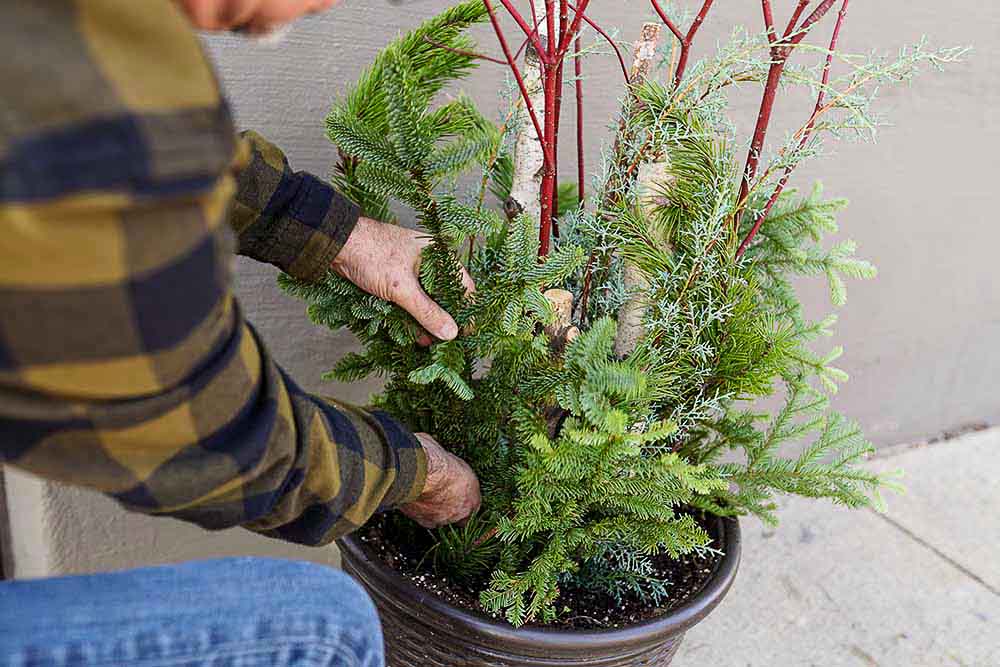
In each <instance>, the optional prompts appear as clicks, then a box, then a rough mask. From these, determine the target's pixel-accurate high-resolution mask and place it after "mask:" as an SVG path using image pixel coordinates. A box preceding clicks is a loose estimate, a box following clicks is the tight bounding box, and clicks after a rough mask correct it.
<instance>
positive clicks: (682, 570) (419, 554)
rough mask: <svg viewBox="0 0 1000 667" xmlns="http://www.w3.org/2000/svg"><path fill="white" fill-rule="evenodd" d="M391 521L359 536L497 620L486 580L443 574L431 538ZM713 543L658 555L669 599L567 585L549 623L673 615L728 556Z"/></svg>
mask: <svg viewBox="0 0 1000 667" xmlns="http://www.w3.org/2000/svg"><path fill="white" fill-rule="evenodd" d="M696 518H697V519H698V522H699V523H700V524H701V525H702V526H703V527H704V528H705V529H706V530H708V532H709V534H712V532H713V531H712V530H711V525H710V522H708V521H706V520H705V519H703V518H701V517H696ZM391 524H392V521H391V520H390V519H389V517H387V516H381V517H377V518H375V519H373V520H372V521H370V522H369V523H368V524H367V525H366V526H365V527H364V528H362V529H361V530H360V531H359V532H358V534H357V537H358V539H359V540H360V541H361V542H363V543H364V544H365V545H366V546H367V547H368V548H369V549H370V550H371V551H372V552H373V553H374V554H375V555H376V556H377V557H378V558H379V559H380V560H381V561H382V562H383V563H385V565H387V566H388V567H390V568H392V569H393V570H395V571H396V572H398V573H399V574H400V575H402V576H403V577H404V578H405V579H407V580H409V581H410V582H411V583H412V584H413V585H414V586H417V587H418V588H421V589H424V590H426V591H428V592H430V593H431V594H433V595H434V596H436V597H438V598H440V599H442V600H443V601H445V602H447V603H448V604H451V605H453V606H455V607H458V608H459V609H464V610H466V611H470V612H472V613H474V614H477V615H479V616H483V617H487V618H495V616H494V615H492V614H490V613H489V612H487V611H486V610H484V609H483V608H482V606H481V605H480V604H479V591H480V590H482V588H484V587H485V582H479V583H478V584H462V583H459V582H453V581H449V580H448V579H446V578H444V577H442V576H439V575H438V574H436V573H435V572H434V570H433V568H432V567H431V566H430V565H429V561H430V559H428V558H424V554H425V553H426V551H427V549H428V548H429V547H430V546H431V542H430V539H429V538H428V539H427V541H426V542H423V541H421V540H420V539H417V540H414V539H412V537H413V534H412V533H411V534H408V535H407V539H405V540H402V539H399V537H398V533H396V532H394V531H392V530H391ZM408 532H409V531H408ZM712 547H713V548H714V550H713V551H706V552H704V553H692V554H688V555H686V556H683V557H681V558H679V559H676V560H675V559H672V558H670V557H669V556H666V555H661V556H658V557H656V558H654V560H653V564H654V566H655V572H654V576H656V577H657V578H658V579H660V580H662V581H664V582H666V586H667V590H668V595H667V598H666V599H664V600H662V602H661V604H660V605H658V606H657V605H654V604H651V603H650V602H649V601H647V600H643V599H641V598H640V597H639V596H638V595H634V594H633V595H627V596H624V597H623V598H622V599H620V600H619V599H615V598H613V597H612V596H611V595H610V594H608V593H606V592H602V591H589V590H584V589H580V588H574V587H570V586H563V588H562V592H561V595H560V597H559V599H558V600H557V601H556V608H557V609H563V610H564V612H563V613H562V614H561V615H560V616H559V618H558V619H557V620H556V621H555V622H554V623H551V624H548V625H547V626H546V627H550V628H564V629H575V630H602V629H616V628H622V627H626V626H629V625H634V624H636V623H641V622H643V621H648V620H651V619H654V618H657V617H659V616H663V615H665V614H668V613H670V612H671V611H672V610H674V609H676V608H677V607H679V606H681V605H682V604H684V602H686V601H687V600H689V599H691V598H692V597H694V596H695V595H697V594H698V593H699V592H700V591H701V590H702V589H703V588H704V586H705V584H707V583H708V581H709V580H710V579H711V577H712V573H713V572H714V571H715V568H716V565H717V564H718V561H719V560H721V558H722V553H721V552H720V551H719V549H720V548H721V546H720V544H719V543H718V536H715V541H714V542H713V544H712Z"/></svg>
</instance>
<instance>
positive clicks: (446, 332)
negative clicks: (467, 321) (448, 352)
mask: <svg viewBox="0 0 1000 667" xmlns="http://www.w3.org/2000/svg"><path fill="white" fill-rule="evenodd" d="M457 335H458V325H457V324H455V323H454V322H448V323H447V324H445V325H444V326H443V327H441V340H453V339H454V338H455V336H457Z"/></svg>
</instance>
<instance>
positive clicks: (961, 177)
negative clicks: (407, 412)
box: [8, 0, 1000, 575]
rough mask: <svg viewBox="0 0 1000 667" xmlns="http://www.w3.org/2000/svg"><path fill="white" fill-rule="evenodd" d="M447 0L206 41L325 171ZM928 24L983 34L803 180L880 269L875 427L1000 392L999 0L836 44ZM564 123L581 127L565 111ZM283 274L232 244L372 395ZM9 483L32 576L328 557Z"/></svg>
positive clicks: (273, 295)
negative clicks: (413, 38) (340, 114)
mask: <svg viewBox="0 0 1000 667" xmlns="http://www.w3.org/2000/svg"><path fill="white" fill-rule="evenodd" d="M447 4H448V3H447V2H446V1H445V0H426V1H425V0H414V1H413V2H409V3H405V4H403V6H402V7H396V6H393V5H389V4H388V3H386V2H384V1H383V0H353V1H351V2H348V6H346V7H342V8H340V9H338V10H335V11H333V12H331V13H329V14H327V15H325V16H322V17H315V18H311V19H309V20H307V21H304V22H302V23H301V24H299V26H298V27H297V28H296V29H295V31H294V32H293V33H292V35H291V36H290V38H289V39H288V40H287V41H286V42H285V43H283V44H282V45H280V46H279V47H263V46H259V45H256V44H253V43H249V42H246V41H244V40H242V39H240V38H237V37H232V36H213V37H210V38H208V39H207V43H208V47H209V50H210V51H211V53H212V55H213V57H214V58H215V60H216V62H217V64H218V67H219V70H220V72H221V76H222V80H223V84H224V85H225V87H226V90H227V92H228V94H229V96H230V98H231V100H232V103H233V105H234V107H235V110H236V113H237V116H238V119H239V123H240V124H241V126H243V127H251V128H255V129H257V130H260V131H262V132H264V133H265V134H267V135H268V136H270V137H271V138H272V139H273V140H275V141H277V142H278V143H280V144H281V145H282V146H283V147H284V148H285V149H286V151H287V153H288V155H289V157H290V158H291V160H292V161H293V164H294V165H295V166H296V168H299V169H306V170H311V171H313V172H315V173H318V174H325V173H326V172H327V171H328V170H329V168H330V165H331V164H332V161H333V158H334V152H333V149H332V147H331V145H330V144H329V143H328V142H327V140H326V139H325V138H324V136H323V129H322V128H323V123H322V120H323V116H324V114H325V112H326V110H327V109H328V107H329V105H330V102H331V100H332V99H333V98H334V97H335V96H336V95H337V93H338V91H339V90H341V89H342V88H343V86H344V85H345V84H347V83H348V82H350V81H352V80H354V79H355V78H356V77H357V75H358V74H359V72H360V71H361V70H362V68H363V67H364V66H365V64H366V63H368V62H369V61H370V59H371V58H372V57H373V56H374V55H375V53H376V52H377V50H378V49H379V48H380V47H382V46H383V45H384V44H385V43H386V42H387V41H388V40H389V39H391V38H392V37H393V36H394V35H395V34H396V33H397V32H399V31H402V30H407V29H409V28H411V27H412V26H414V25H416V24H417V23H418V22H419V21H420V20H421V19H422V18H423V17H425V16H428V15H430V14H432V13H434V12H436V11H437V10H439V9H441V8H443V7H445V6H446V5H447ZM778 4H779V5H780V6H785V5H790V4H791V3H790V2H781V3H778ZM592 6H593V10H592V12H591V13H592V15H593V16H594V18H596V19H599V20H600V21H601V22H602V23H604V24H606V25H620V26H621V27H622V35H623V37H625V38H630V37H631V36H632V35H635V34H636V33H637V30H638V26H639V25H640V24H641V22H642V21H643V20H645V19H646V17H647V16H648V12H647V10H646V7H647V3H645V2H640V1H638V0H629V1H627V2H622V0H599V1H598V2H595V3H593V5H592ZM785 9H786V10H787V7H785ZM758 11H759V7H758V5H757V3H754V2H746V3H721V4H719V6H718V8H717V10H715V15H714V17H713V18H712V20H711V21H710V22H709V23H708V24H707V26H706V27H705V29H704V35H703V37H702V38H701V43H702V44H703V45H712V44H714V43H715V41H716V39H719V38H721V37H723V36H724V34H725V32H726V30H725V29H724V27H725V28H728V26H732V25H734V24H737V23H741V22H742V23H744V24H746V25H752V26H757V25H759V21H760V19H759V16H758V15H757V12H758ZM478 34H479V35H481V36H482V37H483V38H484V39H483V40H482V41H483V44H484V47H483V48H484V49H485V50H491V51H492V50H495V49H494V48H493V42H492V41H491V40H490V39H489V34H488V33H487V32H486V30H479V31H478ZM924 34H928V35H931V36H932V37H933V39H934V42H935V43H937V44H941V45H954V44H973V45H976V46H977V47H979V50H978V53H976V54H973V56H972V57H971V58H970V59H969V61H968V63H967V64H964V65H961V66H957V67H954V68H953V69H952V71H950V72H949V73H947V74H945V75H941V74H930V75H927V76H924V77H922V78H920V79H919V80H918V81H917V82H916V83H915V84H914V85H913V86H912V87H909V88H904V89H892V90H887V91H886V93H885V98H884V100H883V107H884V108H886V109H887V110H888V111H890V112H891V113H892V116H893V118H894V119H895V121H896V126H895V127H892V128H888V129H886V130H885V131H883V133H882V135H881V142H880V144H879V145H878V146H870V145H850V144H845V145H841V146H839V147H837V148H836V151H835V153H836V154H835V155H834V156H833V157H832V158H830V159H828V160H826V161H825V162H824V163H823V166H822V169H821V170H815V169H814V170H812V171H808V170H807V171H804V172H803V173H802V174H801V175H800V178H799V182H800V183H802V184H808V182H809V180H810V179H811V178H812V177H814V176H817V175H820V174H821V175H822V178H823V180H824V182H825V184H826V186H827V191H828V192H829V193H831V194H837V195H846V196H848V197H850V198H851V200H852V202H853V205H852V207H851V208H850V209H849V211H848V212H847V213H846V214H845V215H844V216H843V218H842V225H843V228H844V234H845V235H846V236H849V237H851V238H854V239H856V240H857V241H858V242H859V244H860V247H861V249H862V251H863V253H864V254H865V255H866V256H867V257H870V258H872V259H874V260H875V261H876V263H877V264H878V265H879V267H880V269H881V276H880V278H879V279H878V280H877V281H875V282H872V283H867V284H855V285H852V286H851V287H852V292H851V302H850V304H849V305H848V306H847V307H846V308H845V309H844V310H843V312H842V319H841V325H840V331H839V334H838V339H839V342H841V343H843V344H844V345H845V347H846V348H847V354H846V356H845V358H844V360H843V364H842V365H843V366H844V368H845V369H846V370H848V371H849V372H850V373H851V375H852V376H853V380H852V382H851V383H850V384H849V385H847V386H846V387H845V388H844V390H843V391H842V392H841V394H840V395H839V396H838V397H837V404H838V407H839V408H841V409H843V410H845V411H846V412H848V413H849V414H851V415H853V416H855V417H856V418H858V419H859V420H860V421H861V422H862V423H863V424H864V425H865V427H866V428H867V430H868V432H869V433H870V435H871V436H872V438H873V439H874V440H876V441H877V442H878V443H879V444H892V443H897V442H904V441H911V440H917V439H922V438H928V437H933V436H935V435H937V434H939V433H941V432H943V431H946V430H949V429H953V428H957V427H961V426H964V425H967V424H970V423H974V422H983V421H987V422H993V421H996V420H998V419H1000V401H998V400H997V397H996V392H995V386H996V382H995V378H996V377H997V376H998V375H1000V351H998V349H1000V348H998V346H997V341H998V340H1000V281H998V279H997V278H996V274H995V269H994V266H995V260H994V257H995V248H996V247H997V245H998V241H1000V232H998V227H997V225H996V223H995V210H996V207H995V206H994V193H995V177H996V173H997V161H998V158H997V154H998V149H1000V129H998V123H997V116H996V109H997V108H998V106H1000V65H998V64H997V61H996V59H994V58H991V57H990V55H989V54H990V53H991V50H992V48H993V46H994V45H995V44H996V43H997V41H998V38H1000V8H998V7H997V6H996V5H995V3H990V2H982V1H981V0H954V1H953V2H951V3H949V5H948V7H947V9H941V8H939V6H938V5H937V4H936V3H915V2H910V1H909V0H879V1H878V2H857V3H854V4H853V5H852V12H851V17H850V19H849V23H848V25H847V28H846V29H845V33H844V41H843V46H844V48H845V49H847V50H850V51H856V52H860V51H867V50H870V49H872V48H876V47H881V48H893V47H896V46H897V45H901V44H904V43H907V42H913V41H915V40H916V39H918V38H919V37H920V36H921V35H924ZM589 71H590V75H591V78H590V79H589V80H588V82H587V89H588V100H589V102H588V114H589V120H588V127H587V132H588V135H589V137H590V139H591V142H592V143H591V146H590V152H589V157H590V162H591V164H595V163H596V161H597V157H598V155H599V148H600V144H599V141H598V140H599V139H600V138H601V137H604V136H606V130H605V128H606V125H607V123H608V119H609V118H611V116H612V114H613V113H614V110H615V107H616V97H617V96H618V94H619V91H620V90H621V87H620V75H619V74H618V73H617V72H616V70H615V66H614V65H613V63H612V61H611V60H610V59H608V60H605V61H603V62H600V63H597V62H595V63H593V64H592V65H590V68H589ZM464 88H465V89H466V90H467V91H468V92H470V93H471V94H473V95H474V97H475V98H476V99H478V100H479V101H480V103H481V104H482V105H483V108H484V109H487V110H488V109H491V108H498V107H499V103H498V93H497V91H498V90H499V89H501V88H502V85H501V73H500V70H499V68H495V67H493V66H489V65H487V66H486V68H485V69H483V70H482V71H480V72H479V73H477V74H476V75H475V76H474V77H473V78H472V79H471V80H470V81H469V82H468V84H467V85H466V86H464ZM789 103H790V105H791V106H792V107H794V108H793V109H791V110H792V111H793V112H794V113H793V115H788V116H782V117H781V118H779V123H781V122H784V123H785V124H786V125H787V124H788V123H791V122H795V121H798V122H801V120H800V119H801V116H802V114H803V113H804V112H805V110H806V106H807V104H808V102H807V101H805V100H799V101H790V102H789ZM737 104H738V107H739V109H740V114H741V117H742V118H745V119H746V122H748V123H749V122H752V120H753V118H754V114H755V111H756V110H755V108H754V104H755V102H754V100H752V99H751V98H750V96H747V98H746V99H742V98H741V99H739V100H738V102H737ZM567 106H568V107H569V106H570V105H567ZM779 113H780V112H779ZM567 123H568V125H567V128H568V130H567V132H566V136H571V135H570V132H569V128H571V127H572V122H571V119H567ZM774 136H780V135H778V134H777V133H776V134H775V135H774ZM566 143H567V144H569V143H570V142H566ZM566 148H567V150H570V148H571V147H570V146H567V147H566ZM569 159H570V157H569V155H568V154H567V157H566V160H569ZM566 163H567V164H568V162H566ZM274 278H275V273H274V271H273V270H271V269H270V268H269V267H264V266H259V265H256V264H254V263H252V262H248V261H244V260H239V261H238V282H239V284H238V286H237V291H238V293H239V295H240V297H241V299H242V300H243V304H244V308H245V310H246V312H247V313H248V315H249V317H250V319H251V320H252V321H253V322H254V324H255V325H256V326H257V327H258V329H259V330H260V331H261V334H262V335H263V337H264V339H265V340H266V341H267V342H268V344H269V345H270V346H271V349H272V350H273V352H274V353H275V356H276V357H277V358H278V360H279V361H280V362H282V363H283V364H284V365H285V367H286V368H288V369H289V370H290V371H291V373H292V374H293V375H294V376H295V377H296V378H297V379H298V380H299V381H300V382H301V383H302V384H303V385H305V386H306V387H309V388H311V389H313V390H321V391H323V392H325V393H330V394H336V395H339V396H342V397H345V398H347V399H349V400H354V401H363V400H364V398H365V397H366V396H367V395H368V393H369V392H370V391H371V390H372V389H373V387H372V386H370V385H356V386H338V385H329V384H327V385H324V384H322V383H320V381H319V375H320V373H321V372H322V371H324V370H326V369H327V368H329V367H330V366H331V365H332V364H333V362H334V361H335V359H336V358H337V357H338V356H339V355H340V354H342V353H343V352H344V351H346V350H348V349H350V348H351V346H352V345H353V343H352V341H351V340H349V339H348V337H346V336H344V335H342V334H334V333H331V332H327V331H324V330H322V329H319V328H316V327H313V326H311V325H309V323H308V322H307V321H306V320H305V317H304V313H303V308H302V306H301V305H300V304H298V303H296V302H294V301H292V300H290V299H289V298H287V297H285V296H283V295H282V294H280V293H279V292H278V291H277V290H276V288H275V287H274ZM807 291H808V294H809V299H810V302H813V303H816V304H820V303H821V300H822V297H823V294H824V290H823V289H822V287H821V286H808V287H807ZM8 495H9V496H10V497H11V503H10V513H11V515H12V517H13V520H14V522H15V533H16V534H17V535H20V536H21V538H20V541H19V542H17V543H16V544H15V551H16V553H17V554H19V555H20V558H19V559H18V573H19V574H21V575H32V574H34V575H38V574H45V573H49V572H80V571H92V570H98V569H107V568H114V567H127V566H132V565H139V564H143V563H151V562H166V561H173V560H183V559H187V558H193V557H205V556H212V555H224V554H232V553H260V554H268V555H288V556H290V557H297V558H309V559H314V560H320V561H324V562H332V560H333V559H334V558H335V556H334V554H333V553H332V552H331V551H330V550H308V549H298V548H293V547H288V546H284V545H280V544H278V543H275V542H271V541H268V540H264V539H263V538H257V537H254V536H251V535H249V534H247V533H244V532H242V531H227V532H225V533H221V534H214V535H213V534H208V533H204V532H202V531H199V530H197V529H195V528H192V527H190V526H186V525H183V524H180V523H178V522H175V521H172V520H168V519H157V520H152V519H148V518H145V517H140V516H133V515H126V514H125V513H123V512H121V511H120V510H118V509H117V508H116V507H115V506H114V505H113V504H112V503H111V502H110V501H107V500H105V499H103V498H100V497H97V496H96V495H94V494H91V493H89V492H83V491H77V490H68V489H64V488H61V487H54V486H43V485H41V484H39V483H37V482H35V481H33V480H30V479H24V478H21V477H18V478H17V479H16V480H11V479H8Z"/></svg>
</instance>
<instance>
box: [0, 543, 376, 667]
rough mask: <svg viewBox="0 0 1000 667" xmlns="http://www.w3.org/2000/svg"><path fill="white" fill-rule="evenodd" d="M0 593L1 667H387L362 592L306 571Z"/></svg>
mask: <svg viewBox="0 0 1000 667" xmlns="http://www.w3.org/2000/svg"><path fill="white" fill-rule="evenodd" d="M0 590H2V593H3V594H2V595H0V598H2V604H0V664H7V663H13V664H22V663H26V664H37V665H53V666H55V665H60V666H61V665H74V666H77V665H108V664H115V665H130V664H143V665H159V664H171V665H173V664H184V665H212V666H213V667H214V666H216V665H227V666H249V665H254V666H258V665H269V666H270V665H275V666H278V665H281V666H285V665H287V666H293V665H294V666H295V667H381V666H382V664H383V656H382V633H381V629H380V627H379V623H378V618H377V615H376V612H375V608H374V605H373V604H372V602H371V600H370V599H369V598H368V596H367V594H366V593H365V592H364V591H363V590H362V589H361V587H360V586H359V585H358V584H357V583H356V582H354V581H353V580H352V579H351V578H350V577H348V576H347V575H345V574H344V573H343V572H340V571H338V570H335V569H333V568H329V567H324V566H321V565H315V564H311V563H304V562H294V561H280V560H271V559H260V558H226V559H219V560H210V561H201V562H193V563H185V564H182V565H172V566H162V567H153V568H144V569H140V570H130V571H126V572H116V573H110V574H98V575H90V576H75V577H62V578H58V579H49V580H37V581H24V582H11V583H7V584H2V585H0Z"/></svg>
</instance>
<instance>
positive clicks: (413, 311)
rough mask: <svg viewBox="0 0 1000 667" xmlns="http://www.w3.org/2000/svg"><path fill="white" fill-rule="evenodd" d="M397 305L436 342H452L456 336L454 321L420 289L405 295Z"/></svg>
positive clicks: (456, 327)
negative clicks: (435, 339) (436, 340)
mask: <svg viewBox="0 0 1000 667" xmlns="http://www.w3.org/2000/svg"><path fill="white" fill-rule="evenodd" d="M399 305H400V307H402V308H403V309H404V310H405V311H406V312H408V313H409V314H410V315H412V316H413V318H414V319H415V320H416V321H417V322H419V323H420V326H422V327H423V328H424V329H426V330H427V332H428V333H430V334H431V335H432V336H434V337H435V338H437V339H438V340H452V339H454V338H455V336H457V335H458V325H457V324H455V320H454V319H452V317H451V315H449V314H448V312H447V311H446V310H445V309H444V308H442V307H441V306H439V305H437V304H436V303H434V300H433V299H431V298H430V297H429V296H427V293H426V292H424V291H423V290H422V289H420V288H417V289H415V290H411V291H410V292H408V293H407V294H405V295H404V296H403V297H402V298H400V300H399Z"/></svg>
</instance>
